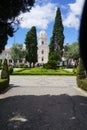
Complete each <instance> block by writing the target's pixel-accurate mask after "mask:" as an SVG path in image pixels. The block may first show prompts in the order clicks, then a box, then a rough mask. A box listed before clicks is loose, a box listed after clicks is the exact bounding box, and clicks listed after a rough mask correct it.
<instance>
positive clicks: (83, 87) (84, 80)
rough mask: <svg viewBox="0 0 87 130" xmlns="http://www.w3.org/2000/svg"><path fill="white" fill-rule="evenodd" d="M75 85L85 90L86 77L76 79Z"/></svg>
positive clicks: (86, 86) (86, 87) (86, 85)
mask: <svg viewBox="0 0 87 130" xmlns="http://www.w3.org/2000/svg"><path fill="white" fill-rule="evenodd" d="M77 85H78V87H80V88H82V89H83V90H86V91H87V79H77Z"/></svg>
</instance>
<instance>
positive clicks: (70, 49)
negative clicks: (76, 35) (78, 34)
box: [64, 42, 79, 60]
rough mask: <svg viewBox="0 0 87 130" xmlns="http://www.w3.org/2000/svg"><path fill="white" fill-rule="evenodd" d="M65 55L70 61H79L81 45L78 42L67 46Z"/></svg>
mask: <svg viewBox="0 0 87 130" xmlns="http://www.w3.org/2000/svg"><path fill="white" fill-rule="evenodd" d="M64 50H65V55H66V57H67V58H68V59H70V58H72V59H74V60H78V59H79V45H78V43H77V42H75V43H72V44H70V45H65V47H64Z"/></svg>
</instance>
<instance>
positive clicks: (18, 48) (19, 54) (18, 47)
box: [10, 43, 26, 62]
mask: <svg viewBox="0 0 87 130" xmlns="http://www.w3.org/2000/svg"><path fill="white" fill-rule="evenodd" d="M25 53H26V52H25V50H24V49H23V44H17V43H16V44H13V46H12V47H11V51H10V55H11V57H12V59H13V60H14V61H15V62H16V61H17V60H21V59H23V58H25Z"/></svg>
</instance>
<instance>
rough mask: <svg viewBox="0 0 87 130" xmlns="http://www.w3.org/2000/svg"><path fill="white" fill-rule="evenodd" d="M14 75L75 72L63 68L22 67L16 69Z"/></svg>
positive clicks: (68, 73)
mask: <svg viewBox="0 0 87 130" xmlns="http://www.w3.org/2000/svg"><path fill="white" fill-rule="evenodd" d="M13 75H74V73H73V72H70V71H68V70H63V69H62V70H60V69H57V70H52V69H43V68H31V69H30V68H22V69H20V70H17V71H14V72H13Z"/></svg>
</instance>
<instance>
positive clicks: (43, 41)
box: [37, 31, 49, 65]
mask: <svg viewBox="0 0 87 130" xmlns="http://www.w3.org/2000/svg"><path fill="white" fill-rule="evenodd" d="M37 56H38V64H40V65H43V64H44V63H47V62H48V56H49V45H48V43H47V34H46V32H45V31H40V33H39V35H38V50H37Z"/></svg>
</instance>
